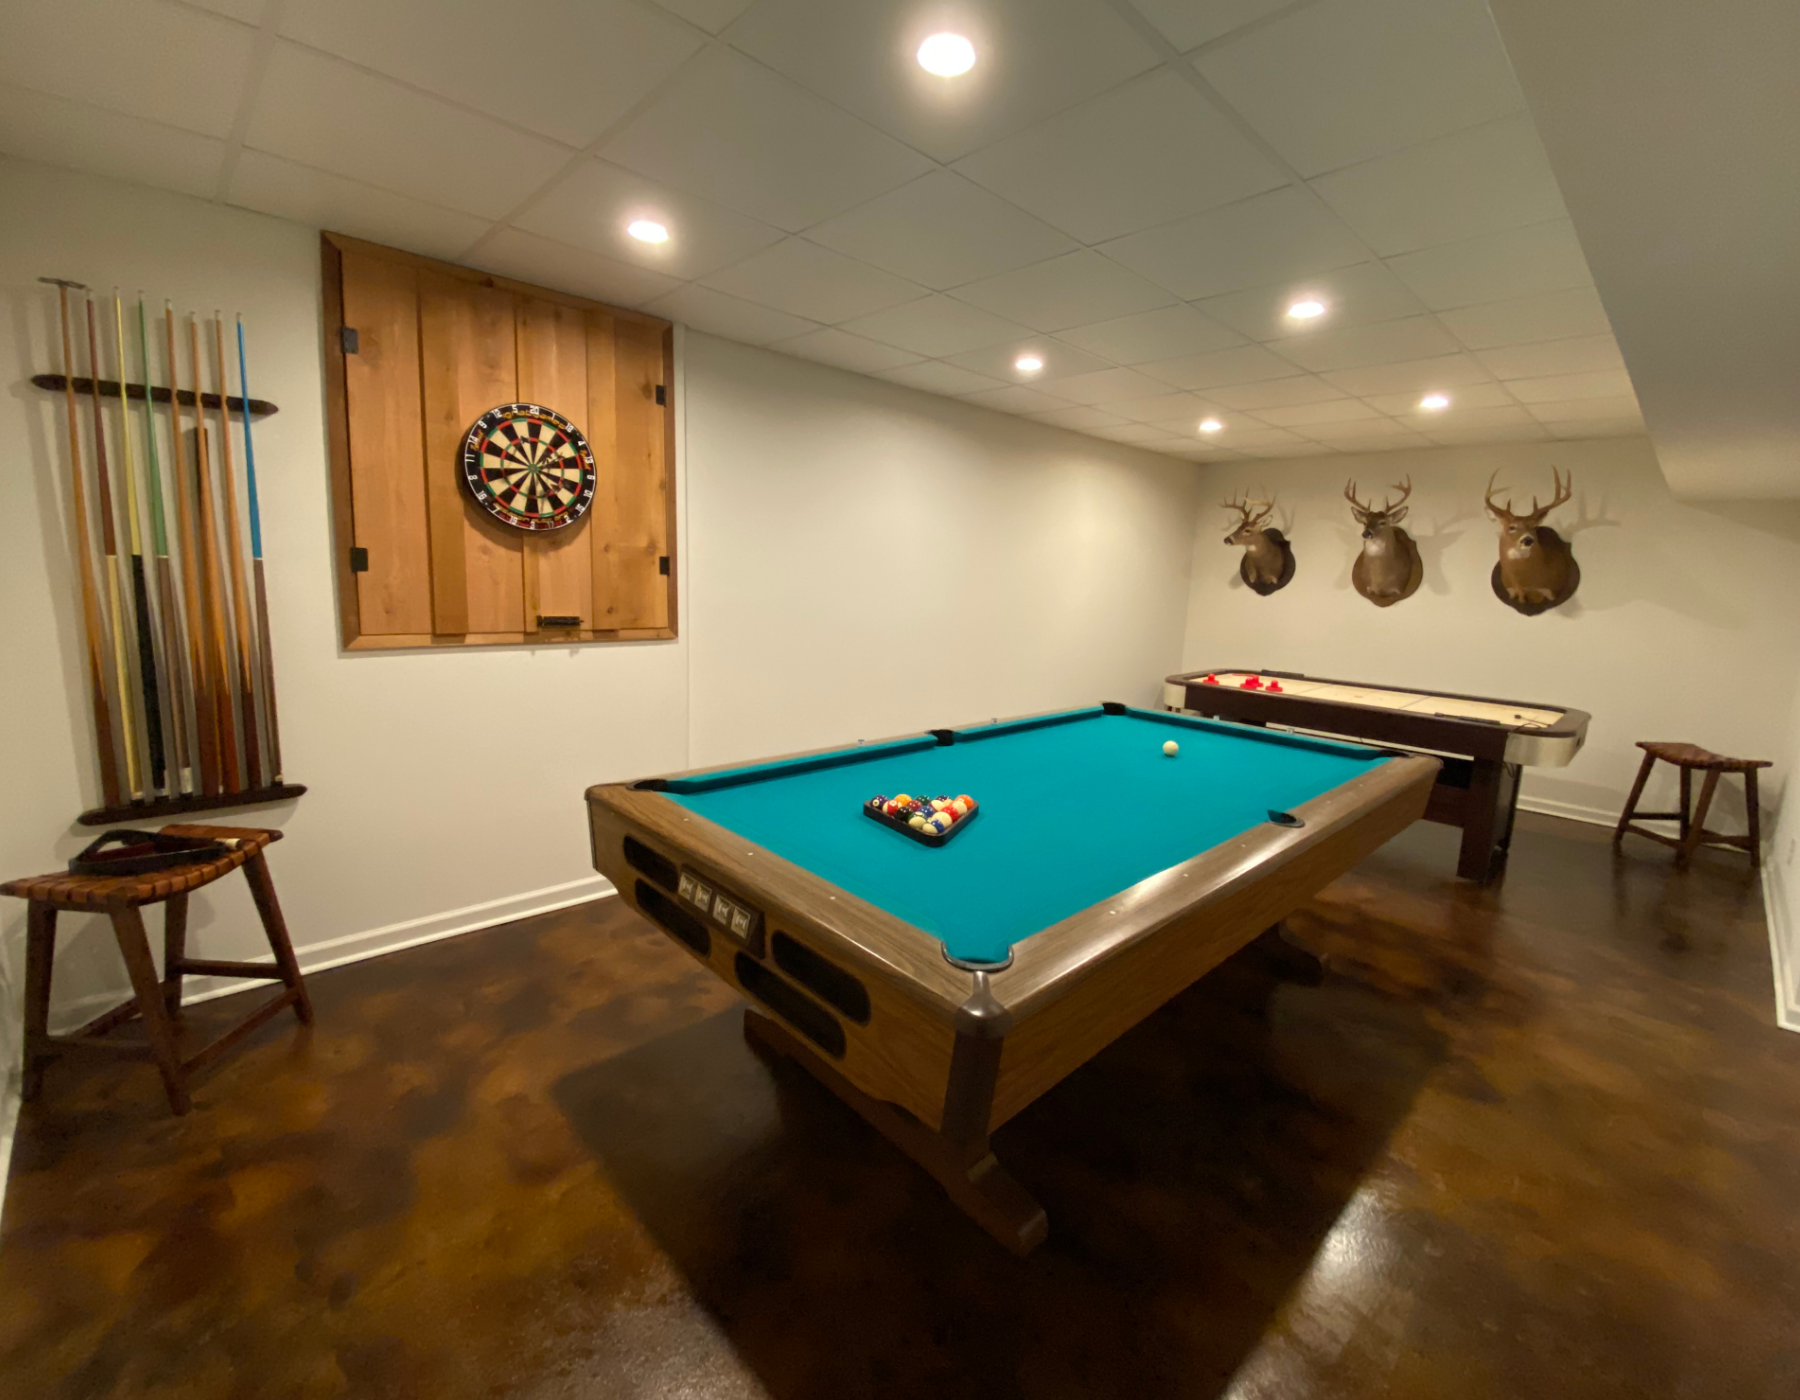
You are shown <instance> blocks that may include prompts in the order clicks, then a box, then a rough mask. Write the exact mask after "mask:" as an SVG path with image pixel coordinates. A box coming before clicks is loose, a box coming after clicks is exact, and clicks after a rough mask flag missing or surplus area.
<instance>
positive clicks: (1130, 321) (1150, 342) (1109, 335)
mask: <svg viewBox="0 0 1800 1400" xmlns="http://www.w3.org/2000/svg"><path fill="white" fill-rule="evenodd" d="M1062 338H1063V339H1064V340H1066V341H1068V342H1070V343H1071V344H1073V345H1079V346H1080V347H1081V348H1082V349H1084V350H1091V351H1093V352H1094V354H1096V355H1102V356H1104V357H1105V358H1107V359H1109V360H1115V361H1117V362H1118V363H1119V364H1122V365H1137V364H1143V363H1144V362H1145V361H1146V360H1168V359H1176V358H1179V357H1180V356H1183V355H1197V354H1199V353H1201V352H1202V351H1205V350H1224V349H1226V348H1228V347H1230V346H1233V345H1241V344H1243V337H1242V336H1240V335H1239V334H1238V333H1237V332H1236V331H1230V330H1227V329H1225V327H1223V326H1221V325H1220V324H1219V323H1218V322H1217V321H1214V320H1212V319H1211V318H1209V317H1208V316H1206V315H1205V314H1203V313H1202V312H1199V311H1196V310H1195V309H1194V308H1193V307H1191V306H1179V305H1178V306H1164V307H1160V308H1158V309H1157V310H1155V311H1140V312H1138V313H1137V314H1136V315H1135V316H1120V317H1117V318H1115V319H1114V320H1111V321H1096V322H1095V323H1094V324H1093V325H1091V326H1074V327H1071V328H1070V329H1068V330H1066V331H1064V332H1062Z"/></svg>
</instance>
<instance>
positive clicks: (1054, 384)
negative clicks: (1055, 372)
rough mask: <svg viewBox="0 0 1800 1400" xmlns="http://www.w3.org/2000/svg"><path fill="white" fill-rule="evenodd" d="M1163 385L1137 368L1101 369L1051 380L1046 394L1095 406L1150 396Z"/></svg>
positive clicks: (1046, 386)
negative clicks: (1104, 402) (1096, 404)
mask: <svg viewBox="0 0 1800 1400" xmlns="http://www.w3.org/2000/svg"><path fill="white" fill-rule="evenodd" d="M1163 387H1164V386H1163V385H1162V384H1160V383H1158V382H1157V381H1156V380H1154V379H1152V378H1150V376H1149V375H1147V374H1139V373H1138V372H1137V371H1136V370H1134V369H1118V368H1113V369H1099V370H1093V371H1091V372H1090V373H1087V374H1076V375H1071V376H1069V377H1068V378H1065V379H1052V380H1049V381H1047V382H1046V383H1045V384H1044V389H1045V391H1046V392H1047V393H1052V394H1058V395H1060V396H1061V397H1063V398H1065V399H1073V400H1074V401H1075V402H1076V403H1083V404H1095V403H1101V402H1103V401H1112V400H1119V399H1133V398H1140V397H1146V398H1147V397H1149V396H1150V395H1152V394H1156V393H1158V392H1160V391H1161V390H1162V389H1163Z"/></svg>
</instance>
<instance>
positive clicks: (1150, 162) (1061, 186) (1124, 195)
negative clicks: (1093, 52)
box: [956, 69, 1287, 243]
mask: <svg viewBox="0 0 1800 1400" xmlns="http://www.w3.org/2000/svg"><path fill="white" fill-rule="evenodd" d="M956 168H957V169H958V170H960V171H962V173H963V174H965V175H967V176H969V177H970V178H971V179H973V180H977V181H979V182H980V183H981V184H983V185H985V186H987V188H989V189H990V190H993V191H994V192H995V193H997V194H1000V195H1004V196H1005V197H1006V198H1007V199H1010V200H1011V201H1012V202H1013V203H1015V204H1017V205H1019V206H1020V207H1021V208H1024V209H1029V210H1030V211H1031V212H1032V213H1034V214H1036V215H1037V216H1038V217H1039V218H1042V219H1046V220H1048V221H1049V222H1050V223H1052V224H1055V225H1056V227H1058V228H1059V229H1062V230H1064V231H1065V232H1068V233H1071V234H1073V235H1074V236H1075V237H1077V238H1079V239H1080V240H1081V241H1082V242H1083V243H1098V242H1100V241H1101V240H1103V239H1107V238H1117V237H1118V236H1120V235H1121V234H1126V233H1132V232H1134V231H1136V230H1138V229H1143V228H1149V227H1150V226H1151V225H1153V224H1165V223H1168V222H1169V221H1170V220H1172V219H1179V218H1183V217H1185V216H1186V215H1189V214H1197V213H1199V212H1200V211H1202V210H1204V209H1213V208H1217V207H1218V206H1219V205H1222V204H1229V203H1231V202H1232V201H1233V200H1238V199H1243V198H1246V197H1247V196H1249V195H1253V194H1261V193H1262V192H1263V191H1264V190H1272V189H1275V188H1276V187H1277V186H1280V185H1283V184H1286V183H1287V176H1286V174H1285V173H1284V172H1283V171H1282V170H1280V169H1279V168H1278V167H1277V166H1276V165H1275V164H1274V163H1273V162H1271V161H1270V160H1269V159H1268V158H1267V157H1265V156H1264V155H1263V154H1262V153H1261V152H1260V151H1258V150H1257V149H1256V148H1255V147H1254V146H1253V145H1251V143H1250V142H1249V141H1248V140H1247V139H1246V138H1245V137H1244V136H1243V135H1241V134H1240V133H1239V132H1238V130H1237V128H1236V127H1234V126H1233V125H1232V124H1231V123H1230V122H1229V121H1228V120H1227V119H1226V118H1225V117H1224V116H1223V115H1222V114H1220V113H1219V112H1218V111H1216V110H1215V109H1214V108H1213V107H1212V106H1211V105H1209V104H1208V103H1207V102H1206V100H1205V99H1204V98H1202V97H1201V96H1200V94H1199V93H1197V92H1195V91H1194V89H1193V88H1192V87H1190V86H1189V85H1188V84H1187V83H1186V82H1184V81H1182V79H1181V77H1180V76H1179V75H1178V74H1175V73H1172V72H1169V71H1168V70H1167V69H1161V70H1159V71H1157V72H1154V73H1150V74H1148V75H1146V76H1145V77H1142V78H1138V79H1136V80H1134V81H1132V82H1130V83H1127V84H1125V85H1124V86H1123V87H1119V88H1115V89H1113V90H1112V91H1111V92H1108V93H1105V94H1103V95H1102V96H1100V97H1096V98H1094V99H1093V100H1091V101H1089V102H1084V103H1082V104H1081V105H1080V106H1079V107H1075V108H1072V109H1070V110H1069V111H1066V112H1059V113H1058V114H1057V115H1056V116H1054V117H1051V118H1050V119H1049V120H1047V121H1042V122H1039V123H1038V124H1037V125H1036V126H1033V127H1030V128H1028V129H1027V130H1025V131H1021V132H1020V133H1018V135H1016V136H1011V137H1008V138H1007V139H1006V140H1004V141H1001V142H998V143H996V144H995V145H992V146H989V147H988V148H987V149H985V150H982V151H977V152H976V153H975V154H974V155H972V156H968V157H966V158H965V159H963V160H962V161H960V162H958V164H957V167H956Z"/></svg>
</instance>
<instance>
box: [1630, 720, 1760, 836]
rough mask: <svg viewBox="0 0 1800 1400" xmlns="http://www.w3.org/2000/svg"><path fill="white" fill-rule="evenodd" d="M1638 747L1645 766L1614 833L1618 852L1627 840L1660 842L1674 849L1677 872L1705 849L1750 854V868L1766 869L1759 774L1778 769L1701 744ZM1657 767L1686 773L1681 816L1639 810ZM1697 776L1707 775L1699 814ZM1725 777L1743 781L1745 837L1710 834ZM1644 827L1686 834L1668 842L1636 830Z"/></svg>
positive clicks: (1657, 833) (1649, 742)
mask: <svg viewBox="0 0 1800 1400" xmlns="http://www.w3.org/2000/svg"><path fill="white" fill-rule="evenodd" d="M1638 747H1639V748H1640V749H1642V750H1643V751H1644V762H1643V764H1642V765H1641V766H1640V767H1639V768H1638V773H1637V780H1636V781H1635V782H1633V783H1632V785H1631V796H1630V797H1628V798H1626V799H1625V810H1624V812H1622V813H1621V814H1620V816H1619V824H1618V826H1617V827H1616V828H1615V829H1614V831H1613V845H1614V846H1617V845H1618V844H1619V843H1620V842H1622V841H1623V840H1624V839H1625V837H1626V836H1627V835H1631V836H1643V837H1647V838H1649V839H1650V840H1652V841H1660V842H1661V843H1662V844H1663V845H1665V846H1673V847H1674V848H1675V852H1676V854H1675V864H1676V865H1677V866H1678V867H1679V866H1685V865H1686V864H1687V863H1688V861H1689V860H1691V859H1692V858H1693V855H1694V852H1695V851H1697V850H1699V849H1700V847H1702V846H1726V847H1729V848H1731V849H1733V850H1739V851H1743V852H1744V853H1745V854H1747V855H1748V856H1749V857H1750V864H1751V865H1753V866H1759V867H1760V866H1761V865H1762V806H1761V802H1760V799H1759V798H1758V796H1757V791H1756V774H1757V771H1758V770H1759V769H1762V768H1771V767H1773V766H1774V765H1773V764H1771V763H1770V762H1769V760H1767V759H1764V758H1727V757H1726V756H1725V755H1724V754H1718V753H1714V752H1713V751H1712V750H1711V749H1703V748H1701V747H1700V745H1698V744H1677V743H1665V742H1662V741H1660V740H1654V739H1640V740H1638ZM1658 762H1662V763H1668V764H1673V765H1674V766H1675V768H1677V769H1678V770H1679V771H1680V773H1681V809H1680V810H1679V811H1675V812H1640V811H1639V810H1638V799H1639V798H1640V797H1642V796H1643V795H1644V785H1645V784H1646V783H1648V782H1649V781H1650V770H1651V769H1653V768H1655V767H1656V765H1657V763H1658ZM1695 773H1704V774H1705V775H1706V778H1705V781H1703V782H1702V783H1701V785H1700V804H1699V806H1698V807H1697V808H1696V807H1695V806H1694V802H1693V775H1694V774H1695ZM1724 773H1736V774H1738V775H1740V776H1741V777H1742V778H1743V780H1744V810H1745V815H1746V817H1747V819H1748V825H1749V828H1750V829H1749V831H1748V832H1746V833H1745V834H1744V835H1742V836H1731V835H1727V834H1726V833H1724V832H1722V831H1709V830H1708V829H1707V826H1706V814H1707V811H1708V810H1709V809H1710V808H1711V807H1712V800H1713V794H1714V792H1715V791H1716V790H1717V789H1718V786H1719V777H1720V775H1721V774H1724ZM1640 821H1672V822H1677V823H1679V824H1680V831H1681V834H1680V835H1679V836H1665V835H1664V834H1663V833H1662V832H1660V831H1651V830H1649V829H1648V828H1647V827H1642V826H1639V825H1637V823H1638V822H1640Z"/></svg>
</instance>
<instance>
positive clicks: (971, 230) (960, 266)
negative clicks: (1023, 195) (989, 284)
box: [806, 170, 1075, 289]
mask: <svg viewBox="0 0 1800 1400" xmlns="http://www.w3.org/2000/svg"><path fill="white" fill-rule="evenodd" d="M806 236H807V237H808V238H810V239H812V240H814V241H815V242H817V243H823V244H824V245H825V246H826V247H828V248H836V249H837V250H838V251H839V252H840V253H847V254H849V255H850V256H851V257H854V258H861V259H862V260H863V261H864V262H867V263H873V264H874V265H875V266H876V267H881V268H886V269H887V270H888V271H889V272H895V273H899V274H900V275H901V276H902V277H910V278H911V279H912V280H913V281H915V282H920V283H923V284H924V285H925V286H927V287H934V288H939V289H942V288H945V287H956V286H961V285H962V284H963V283H964V282H972V281H974V280H975V279H976V278H979V277H991V276H992V275H993V274H995V273H997V272H1006V271H1008V270H1010V269H1012V268H1015V267H1024V266H1026V265H1027V264H1029V263H1034V262H1042V261H1043V260H1044V259H1045V258H1050V257H1055V256H1056V255H1057V254H1058V253H1067V252H1072V251H1074V248H1075V243H1074V242H1073V241H1072V240H1071V239H1069V238H1066V237H1064V236H1063V235H1062V234H1060V233H1058V232H1057V231H1056V230H1055V229H1053V228H1051V227H1050V226H1049V225H1048V224H1046V223H1042V222H1040V221H1039V220H1037V219H1034V218H1033V217H1032V216H1031V215H1029V214H1027V213H1025V212H1024V211H1023V210H1020V209H1015V208H1014V207H1013V206H1012V205H1010V204H1008V203H1007V202H1006V201H1005V200H1003V199H1000V198H999V197H998V196H996V195H993V194H990V193H989V192H988V191H986V190H984V189H982V188H981V187H980V186H979V185H976V184H973V183H971V182H970V181H968V180H965V179H963V178H962V176H960V175H957V174H954V173H952V172H951V171H948V170H934V171H932V173H931V174H929V175H925V176H922V177H921V178H919V179H917V180H914V181H913V182H912V183H911V184H909V185H902V186H901V187H900V188H899V189H897V190H890V191H889V192H888V193H886V194H884V195H880V196H878V197H877V198H875V199H873V200H871V201H870V202H869V203H867V204H863V205H859V206H858V207H857V208H855V209H852V210H850V211H849V212H848V213H846V214H840V215H838V216H837V217H836V218H835V219H828V220H827V221H826V222H824V223H822V224H820V225H819V226H818V227H816V228H811V229H808V230H807V233H806Z"/></svg>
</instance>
